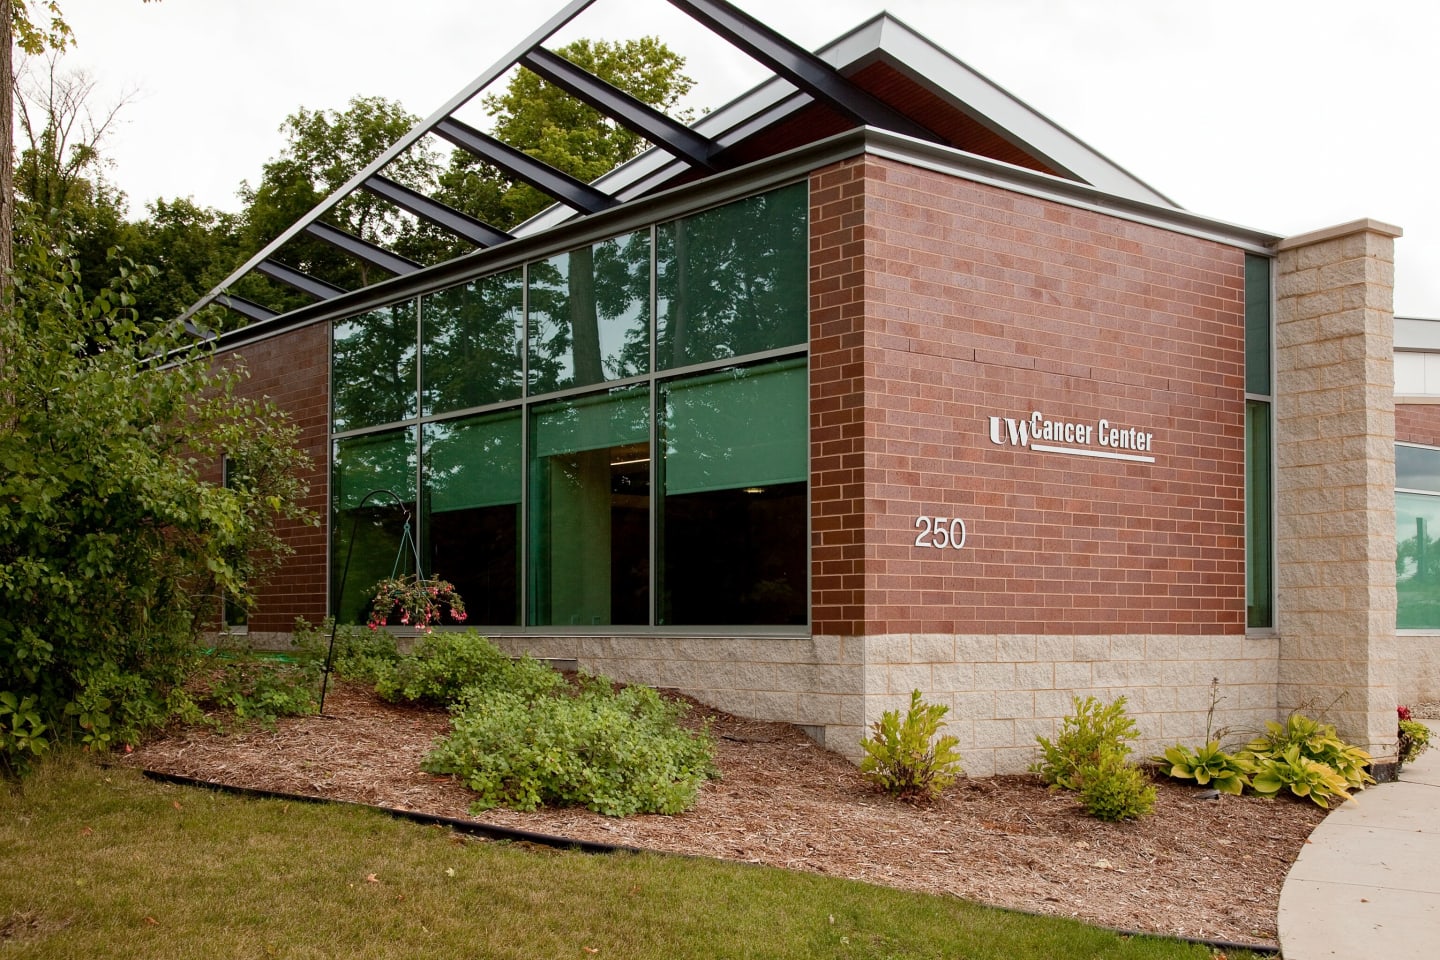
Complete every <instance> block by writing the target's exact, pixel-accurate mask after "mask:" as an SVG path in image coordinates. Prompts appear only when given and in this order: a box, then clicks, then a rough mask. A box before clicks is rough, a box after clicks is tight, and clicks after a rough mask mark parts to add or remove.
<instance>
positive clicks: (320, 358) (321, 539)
mask: <svg viewBox="0 0 1440 960" xmlns="http://www.w3.org/2000/svg"><path fill="white" fill-rule="evenodd" d="M230 357H231V358H234V359H237V360H239V361H240V363H242V364H243V365H244V367H245V369H246V370H247V371H249V375H248V376H247V377H246V378H245V379H243V380H242V381H241V382H240V384H239V386H238V387H237V388H236V393H237V394H238V395H240V396H245V397H268V398H270V399H271V400H273V401H274V402H275V405H276V406H278V407H279V408H280V409H281V410H284V411H285V412H286V413H288V414H289V415H290V417H291V419H292V420H293V422H294V423H295V425H296V426H298V427H299V428H300V445H301V448H302V449H303V450H304V452H305V455H306V456H307V457H309V458H310V462H311V469H310V471H309V473H308V475H307V476H306V478H305V479H306V481H307V482H308V483H309V484H310V494H309V496H308V497H307V498H306V500H305V501H304V506H305V507H306V508H307V509H309V510H311V511H313V512H314V514H315V515H316V516H317V517H319V518H320V519H321V521H322V523H321V525H320V526H305V525H302V524H298V523H293V522H287V523H285V524H284V525H283V526H282V527H281V535H282V536H283V537H284V538H285V541H286V542H287V543H289V544H290V546H291V547H293V548H294V549H295V554H294V555H293V556H291V557H289V558H288V559H287V560H286V561H285V563H284V565H283V566H282V567H281V568H280V570H279V571H277V573H276V574H275V575H274V576H272V577H271V578H270V582H268V583H266V584H264V585H263V586H261V588H260V589H259V591H258V600H259V604H258V606H257V607H256V608H255V609H254V610H253V611H251V614H250V624H249V632H250V635H251V636H252V638H254V639H256V640H263V639H266V638H267V635H272V634H282V633H288V632H289V630H290V628H291V626H292V625H293V624H294V622H295V618H296V617H297V616H299V617H304V618H305V619H307V620H309V621H310V622H311V623H319V622H320V621H321V620H323V619H324V618H325V609H326V566H327V560H326V556H327V546H326V545H327V537H326V531H325V526H324V523H325V521H326V518H327V517H328V510H329V506H328V505H329V499H330V479H329V476H330V475H329V446H330V444H329V430H330V328H329V326H328V325H326V324H312V325H310V326H306V327H300V328H297V329H294V330H290V331H287V332H285V333H282V334H280V335H278V336H275V337H271V338H269V339H267V340H261V341H259V342H257V343H253V344H249V345H247V346H245V347H243V348H241V349H239V350H237V351H235V353H233V354H231V355H230Z"/></svg>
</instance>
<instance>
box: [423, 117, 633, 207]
mask: <svg viewBox="0 0 1440 960" xmlns="http://www.w3.org/2000/svg"><path fill="white" fill-rule="evenodd" d="M430 132H431V133H434V134H435V135H436V136H440V137H444V138H445V139H446V140H449V141H450V142H451V143H453V144H455V146H457V147H459V148H460V149H462V150H464V151H465V152H466V153H469V154H472V155H473V156H476V157H479V158H480V159H481V160H485V161H487V162H488V163H491V164H493V165H494V166H496V167H499V168H500V169H501V170H503V171H504V172H505V173H507V174H509V175H510V176H512V177H514V178H515V179H517V180H523V181H524V182H526V183H528V184H530V186H532V187H534V188H535V189H536V190H539V191H540V192H541V193H544V194H547V195H548V196H551V197H554V198H555V199H556V200H559V201H560V202H561V203H563V204H565V205H566V206H569V207H573V208H574V209H576V210H579V211H580V212H581V213H598V212H599V211H601V210H604V209H606V208H608V207H613V206H614V205H615V204H616V203H617V202H618V201H617V200H616V199H615V198H614V197H612V196H610V195H609V194H608V193H605V192H604V191H601V190H596V189H595V188H594V187H592V186H590V184H588V183H585V182H584V181H582V180H577V179H575V178H574V177H572V176H570V175H569V174H568V173H565V172H563V171H560V170H556V169H555V168H554V167H552V166H550V164H548V163H544V162H542V161H540V160H536V159H535V158H534V157H532V156H530V155H528V154H525V153H521V152H520V151H519V150H516V149H515V148H514V147H512V146H510V145H509V144H508V143H504V142H502V141H500V140H496V139H495V138H494V137H492V136H490V135H489V134H487V133H481V132H480V131H479V130H476V129H475V128H474V127H471V126H469V125H467V124H464V123H461V122H460V121H459V120H456V119H455V118H453V117H447V118H445V119H444V120H441V121H440V122H439V123H437V124H435V129H434V130H432V131H430Z"/></svg>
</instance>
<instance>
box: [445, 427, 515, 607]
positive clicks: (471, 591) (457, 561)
mask: <svg viewBox="0 0 1440 960" xmlns="http://www.w3.org/2000/svg"><path fill="white" fill-rule="evenodd" d="M520 437H521V434H520V412H519V411H518V410H515V411H507V412H505V413H500V414H492V415H488V416H479V417H469V418H467V419H464V420H456V421H451V422H447V423H432V424H428V425H427V426H426V427H425V524H424V529H425V537H424V542H425V544H426V546H427V551H426V553H427V556H428V560H427V564H426V566H427V568H428V569H427V572H428V573H430V574H431V575H433V576H437V577H443V578H444V579H446V580H449V581H450V582H451V583H453V584H455V588H456V589H457V590H458V591H459V592H460V596H461V597H462V598H464V600H465V607H466V613H467V620H468V622H469V623H472V624H474V625H476V626H487V625H490V626H513V625H515V624H518V623H519V622H520V576H519V573H520V491H521V469H520V467H521V460H520V456H521V454H520Z"/></svg>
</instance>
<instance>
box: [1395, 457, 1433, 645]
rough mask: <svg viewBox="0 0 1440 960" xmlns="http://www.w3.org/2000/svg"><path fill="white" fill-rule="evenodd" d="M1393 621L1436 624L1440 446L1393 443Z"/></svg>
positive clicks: (1411, 626) (1407, 625) (1404, 626)
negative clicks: (1394, 609) (1394, 488)
mask: <svg viewBox="0 0 1440 960" xmlns="http://www.w3.org/2000/svg"><path fill="white" fill-rule="evenodd" d="M1395 487H1396V490H1395V588H1396V589H1395V593H1396V611H1395V626H1396V627H1397V628H1399V629H1401V630H1440V450H1436V449H1434V448H1433V447H1420V446H1413V445H1411V444H1405V443H1397V444H1396V445H1395Z"/></svg>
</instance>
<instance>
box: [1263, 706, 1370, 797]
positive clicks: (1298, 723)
mask: <svg viewBox="0 0 1440 960" xmlns="http://www.w3.org/2000/svg"><path fill="white" fill-rule="evenodd" d="M1265 729H1266V732H1265V735H1264V736H1263V737H1258V738H1256V739H1254V740H1252V741H1250V743H1249V744H1248V745H1247V746H1246V747H1245V750H1244V751H1243V753H1244V755H1246V757H1247V759H1250V760H1252V762H1254V763H1256V765H1257V767H1258V766H1260V761H1262V760H1264V759H1267V758H1268V759H1276V758H1279V757H1281V756H1282V755H1283V754H1284V753H1285V752H1286V751H1287V750H1289V749H1290V748H1291V747H1295V748H1296V750H1297V751H1298V755H1299V756H1301V757H1303V758H1305V759H1307V760H1313V761H1315V762H1316V763H1320V764H1324V765H1325V766H1327V767H1329V768H1330V769H1331V770H1333V771H1334V772H1335V773H1337V774H1339V775H1340V777H1341V779H1343V780H1344V781H1345V785H1346V789H1347V790H1363V789H1365V786H1366V784H1371V783H1374V782H1375V778H1374V777H1372V776H1370V773H1369V771H1368V769H1367V768H1368V767H1369V766H1370V764H1371V763H1373V762H1374V758H1373V757H1371V756H1370V754H1369V753H1367V752H1365V751H1364V750H1362V749H1360V748H1359V747H1356V746H1353V745H1351V744H1349V743H1346V742H1345V741H1344V740H1342V739H1340V735H1339V734H1338V733H1336V732H1335V728H1334V727H1333V726H1332V725H1330V724H1328V723H1324V722H1321V721H1319V720H1312V719H1311V718H1310V717H1307V716H1305V715H1304V714H1300V713H1292V714H1291V715H1290V716H1289V717H1287V718H1286V720H1285V722H1284V723H1276V722H1275V721H1273V720H1271V721H1268V722H1267V723H1266V724H1265ZM1256 789H1257V790H1258V789H1259V788H1258V787H1257V788H1256ZM1347 796H1348V794H1347Z"/></svg>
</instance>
